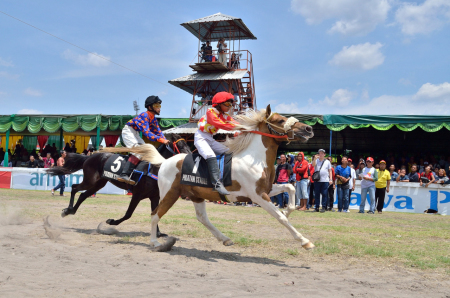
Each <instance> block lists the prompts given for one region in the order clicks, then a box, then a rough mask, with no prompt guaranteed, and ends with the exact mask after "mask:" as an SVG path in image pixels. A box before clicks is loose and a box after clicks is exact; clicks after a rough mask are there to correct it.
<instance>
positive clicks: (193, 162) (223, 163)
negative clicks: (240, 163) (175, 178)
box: [181, 153, 232, 188]
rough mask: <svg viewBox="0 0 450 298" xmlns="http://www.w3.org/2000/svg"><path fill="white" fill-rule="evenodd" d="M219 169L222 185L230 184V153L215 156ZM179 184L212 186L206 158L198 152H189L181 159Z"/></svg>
mask: <svg viewBox="0 0 450 298" xmlns="http://www.w3.org/2000/svg"><path fill="white" fill-rule="evenodd" d="M216 158H217V164H218V165H219V169H220V179H221V180H222V183H223V185H225V186H230V185H231V160H232V155H231V154H223V155H220V156H217V157H216ZM181 184H186V185H192V186H201V187H208V188H212V187H213V185H212V183H211V179H210V177H209V171H208V165H207V163H206V160H205V159H204V158H203V157H201V156H200V154H198V153H193V154H189V155H187V156H186V157H185V159H184V161H183V166H182V168H181Z"/></svg>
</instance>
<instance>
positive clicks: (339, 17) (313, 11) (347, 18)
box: [291, 0, 391, 35]
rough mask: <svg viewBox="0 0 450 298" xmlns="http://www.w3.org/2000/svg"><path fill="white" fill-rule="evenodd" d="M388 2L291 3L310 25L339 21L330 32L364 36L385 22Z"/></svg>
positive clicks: (299, 0) (334, 0)
mask: <svg viewBox="0 0 450 298" xmlns="http://www.w3.org/2000/svg"><path fill="white" fill-rule="evenodd" d="M390 8H391V6H390V5H389V1H388V0H331V1H330V0H291V9H292V11H293V12H294V13H297V14H300V15H302V16H303V17H304V18H305V19H306V22H307V23H308V24H310V25H313V24H320V23H321V22H322V21H324V20H328V19H332V20H336V22H335V23H334V24H333V26H332V27H331V28H330V30H329V32H330V33H341V34H345V35H364V34H367V33H369V32H371V31H373V30H374V29H375V27H376V26H377V25H378V24H381V23H383V22H384V21H385V20H386V17H387V14H388V12H389V10H390Z"/></svg>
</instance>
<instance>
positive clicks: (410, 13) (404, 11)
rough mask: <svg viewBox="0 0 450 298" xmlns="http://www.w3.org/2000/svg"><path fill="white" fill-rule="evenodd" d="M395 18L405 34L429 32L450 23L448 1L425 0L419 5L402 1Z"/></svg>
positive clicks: (449, 2) (449, 3)
mask: <svg viewBox="0 0 450 298" xmlns="http://www.w3.org/2000/svg"><path fill="white" fill-rule="evenodd" d="M395 19H396V20H397V22H398V23H400V25H401V27H402V32H403V33H404V34H406V35H415V34H426V33H430V32H432V31H434V30H437V29H439V28H441V27H442V26H444V25H445V24H446V23H447V24H448V23H450V1H448V0H426V1H425V2H423V3H422V4H420V5H418V4H416V3H402V6H401V7H400V8H399V9H398V10H397V11H396V13H395Z"/></svg>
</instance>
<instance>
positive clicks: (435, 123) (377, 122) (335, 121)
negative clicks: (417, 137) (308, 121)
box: [323, 115, 450, 132]
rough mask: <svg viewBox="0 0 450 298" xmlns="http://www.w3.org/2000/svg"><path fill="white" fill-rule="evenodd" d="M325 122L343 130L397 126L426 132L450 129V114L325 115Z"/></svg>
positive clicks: (337, 129) (387, 128) (331, 127)
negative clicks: (347, 128)
mask: <svg viewBox="0 0 450 298" xmlns="http://www.w3.org/2000/svg"><path fill="white" fill-rule="evenodd" d="M323 123H324V124H325V125H326V126H327V128H328V129H330V130H333V131H341V130H343V129H345V128H346V127H350V128H352V129H359V128H367V127H373V128H375V129H377V130H389V129H391V128H392V127H394V126H395V127H397V128H398V129H399V130H401V131H413V130H415V129H417V128H418V127H420V128H422V129H423V130H424V131H426V132H436V131H439V130H441V129H442V128H444V127H445V128H446V129H448V130H450V116H431V115H422V116H419V115H380V116H372V115H323Z"/></svg>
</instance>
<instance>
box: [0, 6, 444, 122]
mask: <svg viewBox="0 0 450 298" xmlns="http://www.w3.org/2000/svg"><path fill="white" fill-rule="evenodd" d="M0 11H1V12H3V13H6V14H9V15H11V16H13V17H15V18H18V19H20V20H22V21H24V22H27V23H29V24H31V25H33V26H35V27H37V28H39V29H41V30H44V31H46V32H49V33H51V34H53V35H55V36H57V37H59V38H61V39H64V40H66V41H68V42H70V43H72V44H75V45H77V46H78V47H81V48H83V49H86V50H88V51H90V52H93V53H96V54H97V55H101V56H103V57H106V58H107V59H109V60H111V61H113V62H115V63H117V64H120V65H123V66H125V67H127V68H129V69H131V70H133V71H135V72H138V73H141V74H143V75H144V76H141V75H139V74H136V73H135V72H132V71H130V70H127V69H124V68H122V67H119V66H117V65H116V64H113V63H110V62H108V61H106V60H103V59H101V58H98V57H97V56H95V55H92V54H89V53H87V52H85V51H83V50H81V49H80V48H77V47H75V46H73V45H70V44H68V43H65V42H63V41H61V40H59V39H57V38H55V37H52V36H50V35H47V34H45V33H43V32H42V31H39V30H37V29H35V28H32V27H30V26H27V25H25V24H24V23H21V22H19V21H17V20H15V19H13V18H11V17H9V16H6V15H5V14H3V13H0V41H1V43H0V115H8V114H37V113H38V114H41V113H42V114H104V115H128V114H130V115H131V114H134V110H133V101H134V100H138V101H139V103H140V107H141V112H142V111H143V110H144V108H143V103H144V101H145V98H146V97H148V96H150V95H158V96H159V97H160V98H161V99H162V100H163V104H162V113H161V117H167V118H177V117H183V118H185V117H188V116H189V112H188V111H189V110H190V107H191V101H192V96H191V95H190V94H188V93H187V92H185V91H183V90H181V89H178V88H176V87H174V86H172V85H170V84H168V83H167V82H168V81H169V80H171V79H175V78H179V77H182V76H185V75H188V74H191V73H192V70H191V68H189V64H191V63H192V62H193V60H194V58H195V57H196V51H197V46H198V39H196V37H195V36H193V35H192V34H191V33H189V32H188V31H187V30H186V29H185V28H184V27H182V26H180V24H181V23H183V22H187V21H191V20H194V19H198V18H201V17H205V16H208V15H212V14H214V13H218V12H220V13H223V14H226V15H230V16H233V17H238V18H241V19H242V20H243V21H244V22H245V24H246V25H247V27H248V28H249V29H250V30H251V31H252V32H253V34H254V35H255V36H256V37H257V40H250V41H242V42H241V49H247V50H249V51H250V52H251V53H252V55H253V68H254V76H255V91H256V99H257V106H258V108H265V107H266V106H267V105H268V104H270V105H271V107H272V111H276V112H285V113H302V114H373V115H377V114H378V115H379V114H415V115H421V114H436V115H448V114H450V67H449V66H450V55H449V49H450V38H449V37H450V36H449V33H448V32H449V29H450V1H449V0H425V1H401V0H291V1H262V0H259V1H233V0H230V1H226V2H223V1H213V0H209V1H148V0H147V1H103V0H98V1H84V0H78V1H13V0H3V1H1V2H0Z"/></svg>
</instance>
